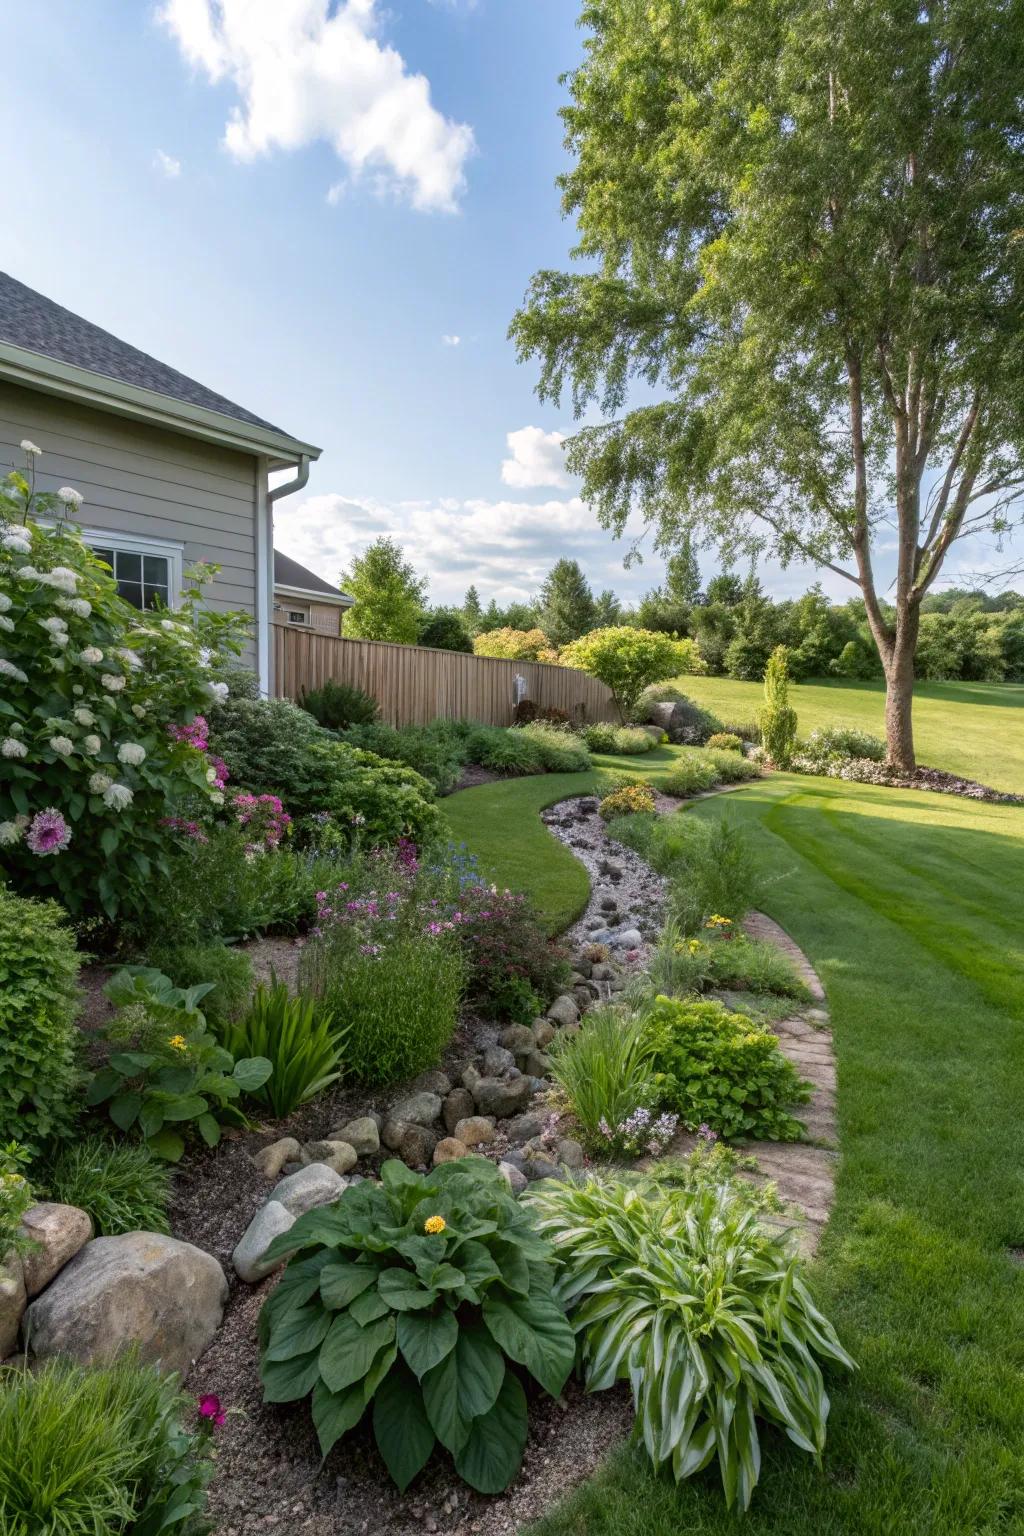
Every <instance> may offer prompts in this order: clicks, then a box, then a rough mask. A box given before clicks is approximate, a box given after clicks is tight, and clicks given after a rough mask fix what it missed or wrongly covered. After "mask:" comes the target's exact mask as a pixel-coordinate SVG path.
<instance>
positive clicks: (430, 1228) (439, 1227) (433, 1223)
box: [423, 1216, 448, 1234]
mask: <svg viewBox="0 0 1024 1536" xmlns="http://www.w3.org/2000/svg"><path fill="white" fill-rule="evenodd" d="M447 1225H448V1223H447V1222H446V1221H445V1219H444V1217H443V1216H428V1217H427V1219H426V1221H425V1222H424V1223H423V1230H424V1232H430V1233H431V1234H433V1233H435V1232H443V1231H444V1229H445V1227H446V1226H447Z"/></svg>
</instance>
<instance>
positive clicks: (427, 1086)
mask: <svg viewBox="0 0 1024 1536" xmlns="http://www.w3.org/2000/svg"><path fill="white" fill-rule="evenodd" d="M451 1088H452V1082H451V1078H450V1077H449V1076H448V1074H447V1073H446V1072H441V1071H440V1070H439V1069H438V1068H437V1067H431V1068H430V1069H429V1070H428V1071H426V1072H421V1073H420V1075H419V1077H414V1078H413V1080H412V1082H411V1083H410V1084H409V1092H410V1093H436V1094H437V1096H438V1098H441V1099H443V1098H444V1096H445V1094H446V1093H450V1092H451Z"/></svg>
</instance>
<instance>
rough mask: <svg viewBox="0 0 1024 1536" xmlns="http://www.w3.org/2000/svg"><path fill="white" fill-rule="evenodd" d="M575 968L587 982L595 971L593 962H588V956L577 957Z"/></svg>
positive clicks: (574, 963) (574, 962)
mask: <svg viewBox="0 0 1024 1536" xmlns="http://www.w3.org/2000/svg"><path fill="white" fill-rule="evenodd" d="M573 968H574V969H575V970H576V972H577V973H578V974H579V975H580V976H582V977H583V979H584V980H585V981H586V980H589V977H590V973H591V971H592V970H593V962H592V961H591V960H588V959H587V957H586V955H577V956H576V958H575V960H574V961H573Z"/></svg>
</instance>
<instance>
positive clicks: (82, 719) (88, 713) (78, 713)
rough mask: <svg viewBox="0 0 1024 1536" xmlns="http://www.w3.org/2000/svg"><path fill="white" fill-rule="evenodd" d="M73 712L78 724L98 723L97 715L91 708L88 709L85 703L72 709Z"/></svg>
mask: <svg viewBox="0 0 1024 1536" xmlns="http://www.w3.org/2000/svg"><path fill="white" fill-rule="evenodd" d="M71 713H72V715H73V716H74V721H75V724H76V725H95V724H96V716H95V715H94V714H93V712H92V710H91V709H86V707H85V705H84V704H79V706H78V708H77V709H74V710H72V712H71Z"/></svg>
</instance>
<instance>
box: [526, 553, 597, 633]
mask: <svg viewBox="0 0 1024 1536" xmlns="http://www.w3.org/2000/svg"><path fill="white" fill-rule="evenodd" d="M537 622H538V624H539V626H540V628H541V629H542V630H543V631H544V633H545V634H546V635H547V637H548V639H549V640H550V641H551V643H552V645H554V646H557V647H559V648H561V647H562V646H563V645H568V644H569V641H570V640H578V639H579V637H580V635H585V634H586V632H587V630H588V629H593V627H594V594H593V592H592V591H591V590H590V583H589V582H588V581H587V578H586V577H585V576H584V574H583V571H582V570H581V568H580V565H579V562H578V561H576V560H566V559H562V560H556V561H555V564H554V565H553V566H552V567H551V570H550V571H549V572H548V574H547V576H546V577H545V580H544V584H543V586H542V587H541V589H540V596H539V598H538V600H537Z"/></svg>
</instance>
